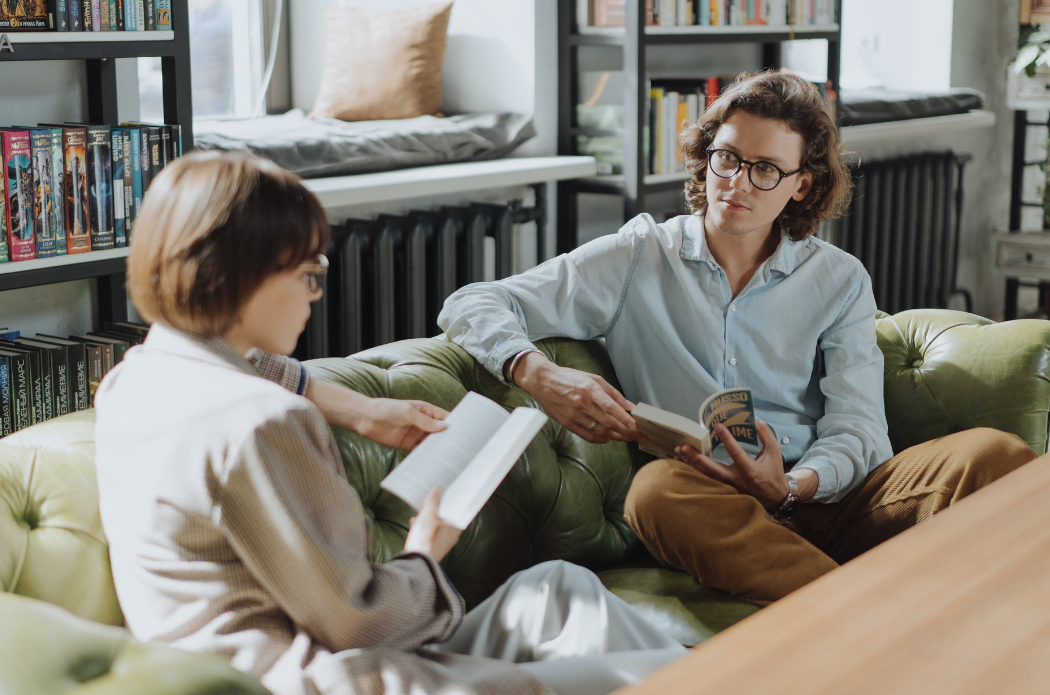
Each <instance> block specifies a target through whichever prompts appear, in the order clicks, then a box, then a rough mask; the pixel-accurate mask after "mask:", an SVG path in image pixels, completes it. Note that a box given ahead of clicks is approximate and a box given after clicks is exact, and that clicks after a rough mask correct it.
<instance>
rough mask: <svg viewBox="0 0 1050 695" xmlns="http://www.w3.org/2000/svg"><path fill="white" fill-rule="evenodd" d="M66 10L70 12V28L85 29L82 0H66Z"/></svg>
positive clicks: (74, 29)
mask: <svg viewBox="0 0 1050 695" xmlns="http://www.w3.org/2000/svg"><path fill="white" fill-rule="evenodd" d="M66 2H67V5H66V10H67V12H68V13H69V30H70V31H84V9H83V8H84V6H83V5H82V4H81V3H80V0H66Z"/></svg>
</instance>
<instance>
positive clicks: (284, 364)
mask: <svg viewBox="0 0 1050 695" xmlns="http://www.w3.org/2000/svg"><path fill="white" fill-rule="evenodd" d="M245 357H246V358H247V359H248V361H249V362H250V363H251V364H252V366H253V367H255V369H256V370H257V371H258V372H259V376H261V377H262V378H264V379H266V380H267V381H272V382H274V383H275V384H277V385H278V386H283V387H284V388H286V389H288V390H289V391H291V392H292V393H294V394H296V395H298V396H305V395H306V388H307V387H308V386H309V385H310V376H309V375H308V374H307V373H306V370H305V369H304V368H303V365H302V364H300V362H299V360H296V359H292V358H291V357H285V356H284V355H275V354H273V353H270V352H266V351H264V350H260V349H259V348H252V349H251V350H249V351H248V354H247V355H245Z"/></svg>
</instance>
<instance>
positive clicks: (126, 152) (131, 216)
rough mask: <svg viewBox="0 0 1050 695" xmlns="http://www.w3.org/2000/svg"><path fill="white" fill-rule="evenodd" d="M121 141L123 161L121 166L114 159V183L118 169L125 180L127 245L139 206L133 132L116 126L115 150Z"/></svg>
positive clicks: (124, 198) (122, 193)
mask: <svg viewBox="0 0 1050 695" xmlns="http://www.w3.org/2000/svg"><path fill="white" fill-rule="evenodd" d="M118 140H119V141H120V148H119V149H120V154H121V157H122V160H123V161H122V162H121V164H120V166H119V167H118V166H117V162H116V159H114V160H113V185H114V187H116V186H117V185H118V184H117V181H116V179H117V171H118V170H119V171H120V172H121V175H122V176H123V179H124V180H123V182H122V183H121V184H120V188H121V200H122V202H123V205H124V211H123V218H124V245H125V246H126V245H127V240H128V239H130V238H131V228H132V226H133V223H134V221H135V215H136V214H138V207H137V206H136V203H135V194H134V185H133V184H134V171H133V167H132V157H133V156H134V155H133V153H132V149H131V132H130V131H129V130H128V129H127V128H114V129H113V148H114V152H115V151H116V150H117V144H116V143H117V141H118ZM113 200H114V207H115V206H116V197H114V199H113ZM138 200H139V204H141V203H142V196H141V193H140V195H139V198H138ZM116 243H117V245H118V246H120V244H121V241H120V233H119V230H118V231H117V242H116Z"/></svg>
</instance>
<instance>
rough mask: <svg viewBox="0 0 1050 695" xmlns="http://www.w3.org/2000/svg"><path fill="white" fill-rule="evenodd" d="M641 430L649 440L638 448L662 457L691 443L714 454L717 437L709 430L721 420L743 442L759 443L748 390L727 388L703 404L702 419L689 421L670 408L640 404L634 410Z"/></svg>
mask: <svg viewBox="0 0 1050 695" xmlns="http://www.w3.org/2000/svg"><path fill="white" fill-rule="evenodd" d="M631 417H633V418H634V419H635V422H637V423H638V429H639V430H641V432H642V433H643V434H644V435H645V436H646V438H647V439H648V440H649V441H647V442H646V443H645V444H643V445H639V448H640V449H641V450H642V451H644V452H646V453H649V454H652V455H654V456H659V457H660V458H674V448H675V447H676V446H679V445H682V444H688V445H690V446H691V447H693V448H694V449H696V450H697V451H699V452H700V453H701V454H706V455H708V456H710V455H711V450H712V449H713V448H714V447H715V446H717V445H718V443H719V442H718V436H717V435H715V434H714V433H712V432H711V431H710V429H709V428H710V427H711V424H712V423H715V422H721V423H722V424H723V425H725V426H726V428H727V429H728V430H729V433H730V434H731V435H733V438H734V439H736V440H737V441H738V442H740V443H741V444H750V445H752V446H758V430H757V429H756V428H755V405H754V403H753V402H752V400H751V391H749V390H748V389H726V390H724V391H718V392H717V393H714V394H712V395H711V397H710V398H708V399H707V400H706V401H704V402H703V405H701V406H700V420H699V421H695V420H690V419H689V418H687V417H682V416H681V415H678V414H677V413H672V412H670V411H669V410H662V409H660V408H657V407H655V406H651V405H649V404H647V403H639V404H638V405H637V406H635V408H634V410H632V411H631Z"/></svg>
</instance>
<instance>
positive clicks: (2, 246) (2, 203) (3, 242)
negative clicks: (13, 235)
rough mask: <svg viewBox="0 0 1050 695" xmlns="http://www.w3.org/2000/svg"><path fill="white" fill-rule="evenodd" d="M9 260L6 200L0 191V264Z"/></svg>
mask: <svg viewBox="0 0 1050 695" xmlns="http://www.w3.org/2000/svg"><path fill="white" fill-rule="evenodd" d="M10 260H11V250H10V249H9V248H8V247H7V198H6V196H5V195H4V192H3V191H0V263H7V262H8V261H10Z"/></svg>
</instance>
